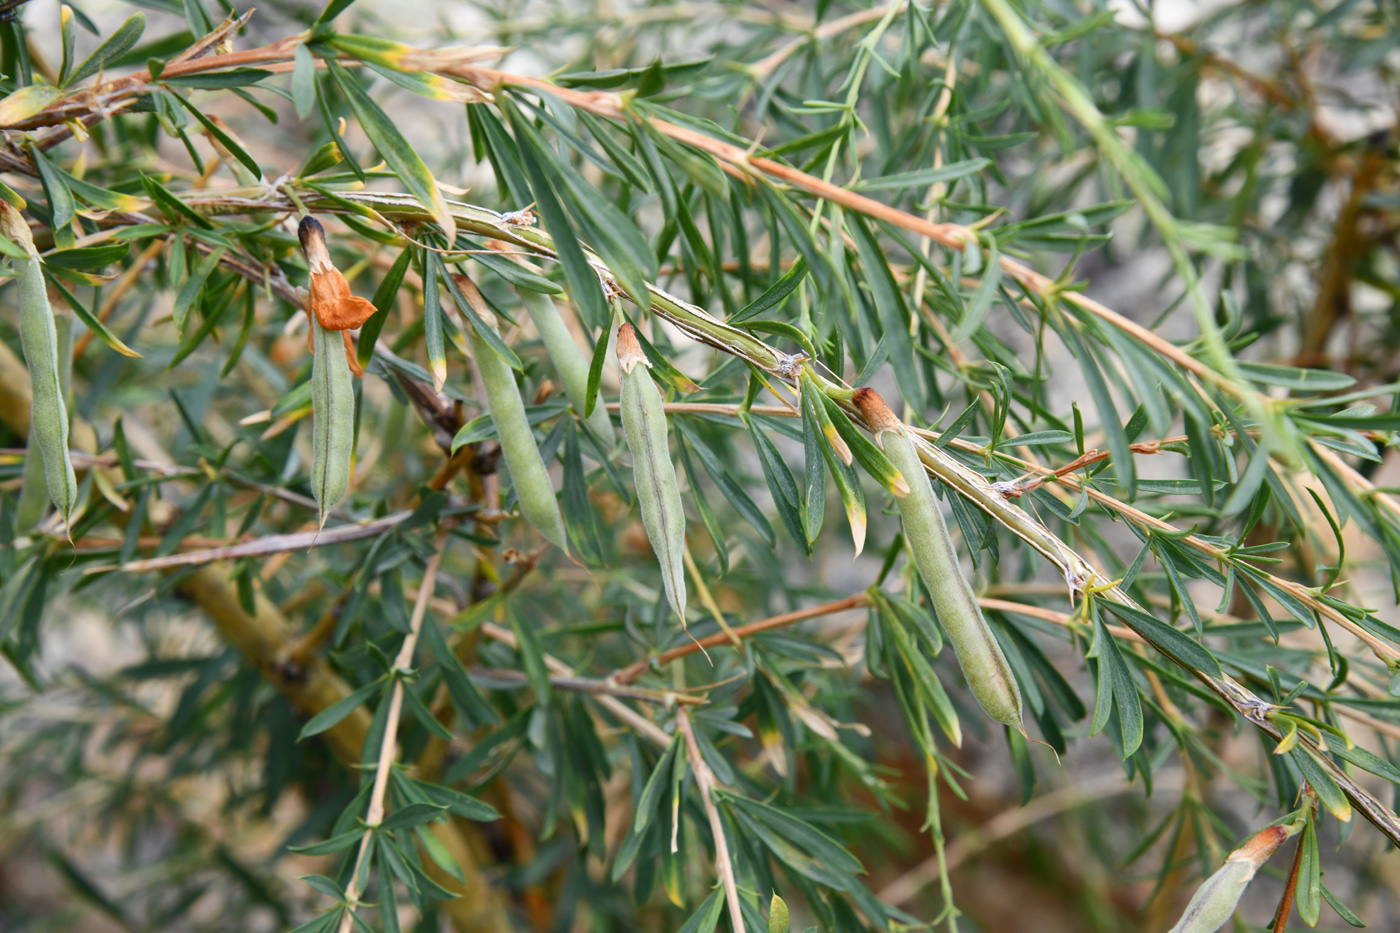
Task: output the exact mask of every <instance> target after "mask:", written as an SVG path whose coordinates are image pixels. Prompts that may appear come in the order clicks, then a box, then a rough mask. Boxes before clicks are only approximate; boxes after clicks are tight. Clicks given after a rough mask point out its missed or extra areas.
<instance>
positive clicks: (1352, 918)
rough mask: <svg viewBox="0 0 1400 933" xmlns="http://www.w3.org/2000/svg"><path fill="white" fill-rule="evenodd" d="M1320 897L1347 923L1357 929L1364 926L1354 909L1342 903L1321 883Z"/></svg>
mask: <svg viewBox="0 0 1400 933" xmlns="http://www.w3.org/2000/svg"><path fill="white" fill-rule="evenodd" d="M1322 898H1323V900H1325V901H1327V904H1328V906H1329V907H1331V908H1332V909H1333V910H1335V911H1336V912H1337V916H1338V917H1341V918H1342V919H1343V920H1345V921H1346V922H1347V924H1348V925H1350V926H1353V927H1357V928H1358V929H1360V928H1362V927H1364V926H1366V923H1365V922H1364V921H1363V920H1362V919H1361V918H1360V917H1358V916H1357V915H1356V913H1355V911H1353V910H1352V909H1351V908H1350V907H1348V906H1347V905H1346V904H1343V903H1342V902H1341V900H1340V899H1339V898H1338V897H1337V895H1335V894H1333V893H1332V892H1331V891H1330V890H1328V888H1327V885H1326V884H1324V885H1322Z"/></svg>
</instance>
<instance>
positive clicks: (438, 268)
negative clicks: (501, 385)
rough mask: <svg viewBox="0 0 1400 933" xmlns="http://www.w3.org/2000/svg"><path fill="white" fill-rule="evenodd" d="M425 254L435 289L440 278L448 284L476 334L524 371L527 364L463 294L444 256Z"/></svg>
mask: <svg viewBox="0 0 1400 933" xmlns="http://www.w3.org/2000/svg"><path fill="white" fill-rule="evenodd" d="M425 255H426V257H427V258H426V265H427V267H428V268H429V270H431V271H432V272H433V273H434V275H433V278H434V283H435V284H434V286H433V289H434V291H436V287H437V286H436V280H437V279H439V278H440V279H441V280H442V284H443V285H446V286H447V293H448V294H449V295H451V296H452V303H453V304H455V305H456V306H457V310H459V311H461V312H462V316H463V317H465V318H466V319H467V323H469V324H470V325H471V327H472V330H473V331H474V332H475V333H476V335H477V336H478V337H480V338H481V339H482V341H483V342H485V344H486V345H487V346H488V347H490V348H491V349H492V350H493V351H495V353H496V355H497V356H499V357H500V358H501V359H503V360H505V361H506V365H507V366H509V367H510V368H511V369H514V370H520V371H523V370H524V369H525V364H524V363H522V362H520V357H519V356H516V354H515V351H514V350H512V349H511V348H510V347H508V346H506V342H505V341H504V340H502V339H501V334H500V332H499V331H497V330H496V328H494V327H492V326H491V325H489V324H487V323H486V321H484V320H483V319H482V317H481V315H480V314H479V313H478V312H477V310H476V306H475V305H473V304H472V302H471V301H469V300H468V299H467V296H466V295H464V294H462V289H461V288H460V287H459V286H458V285H457V282H456V280H455V279H453V278H452V276H450V275H448V274H447V267H446V266H444V265H443V262H442V258H441V257H440V256H438V255H437V254H436V253H426V254H425ZM427 282H428V280H427V278H425V279H424V280H423V285H424V297H425V299H426V296H427V291H428V284H427Z"/></svg>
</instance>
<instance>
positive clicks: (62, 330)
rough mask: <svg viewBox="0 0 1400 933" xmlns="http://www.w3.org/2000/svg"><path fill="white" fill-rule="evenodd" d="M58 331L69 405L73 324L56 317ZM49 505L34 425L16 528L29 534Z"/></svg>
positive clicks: (60, 387) (60, 364)
mask: <svg viewBox="0 0 1400 933" xmlns="http://www.w3.org/2000/svg"><path fill="white" fill-rule="evenodd" d="M53 323H54V330H55V331H56V332H57V334H58V390H59V392H60V393H61V394H62V396H63V404H64V405H67V404H69V402H70V401H71V400H72V398H73V390H72V386H71V381H72V376H73V324H72V322H71V321H70V320H68V318H66V317H63V316H61V315H60V316H57V317H55V318H54V321H53ZM48 505H49V487H48V479H47V477H45V475H44V455H43V453H42V452H41V451H40V450H39V445H38V444H37V443H36V442H35V439H34V425H33V423H32V422H31V423H30V425H29V447H28V450H27V452H26V453H25V457H24V477H23V479H22V480H21V484H20V488H19V501H18V502H17V503H16V505H15V527H16V528H18V529H19V530H20V531H21V532H26V531H29V530H30V529H31V528H33V527H34V526H35V525H38V524H39V522H41V521H43V519H44V512H45V511H46V510H47V509H48Z"/></svg>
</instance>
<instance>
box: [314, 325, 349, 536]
mask: <svg viewBox="0 0 1400 933" xmlns="http://www.w3.org/2000/svg"><path fill="white" fill-rule="evenodd" d="M311 334H312V341H313V343H314V346H315V358H314V359H313V360H312V363H311V414H312V422H311V492H312V495H314V496H315V497H316V505H317V507H318V509H319V510H320V516H319V518H320V523H321V527H323V528H324V527H325V524H326V516H327V515H329V514H330V512H331V509H333V508H335V507H336V504H337V503H339V502H340V500H341V499H343V498H344V497H345V491H346V490H347V489H349V488H350V458H351V455H352V454H353V453H354V450H355V389H354V386H353V384H352V383H351V381H350V364H349V362H348V361H347V360H346V358H345V349H344V345H343V344H342V342H341V336H340V333H339V332H337V331H333V330H327V329H326V328H324V327H322V326H321V322H320V321H319V320H317V319H316V316H315V315H312V317H311Z"/></svg>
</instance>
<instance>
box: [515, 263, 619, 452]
mask: <svg viewBox="0 0 1400 933" xmlns="http://www.w3.org/2000/svg"><path fill="white" fill-rule="evenodd" d="M520 300H521V301H523V302H524V303H525V310H526V311H527V312H529V314H530V320H532V321H534V322H535V330H537V331H539V332H540V339H541V340H543V341H544V348H545V351H546V352H547V353H548V354H549V360H550V362H552V363H553V364H554V369H555V371H556V372H558V373H559V379H560V381H562V382H563V383H564V395H565V396H567V397H568V399H569V404H570V405H573V406H574V410H575V411H577V412H578V413H579V414H580V415H582V414H583V410H584V404H585V403H586V402H587V401H588V363H589V360H588V358H587V357H586V356H585V355H584V353H583V351H582V350H580V349H579V346H578V344H577V343H575V342H574V336H573V334H571V333H569V326H568V325H567V324H565V323H564V319H563V318H562V317H560V316H559V309H558V308H557V307H555V305H554V299H553V298H551V297H549V296H548V295H541V294H540V293H539V292H532V291H528V290H526V289H523V288H522V289H521V290H520ZM587 421H588V430H590V431H592V432H593V436H594V437H596V438H597V439H598V442H599V443H601V444H603V445H604V446H605V447H606V448H608V449H611V447H612V444H613V426H612V420H611V419H609V418H608V410H607V409H606V408H605V407H603V400H602V399H599V400H598V403H597V404H596V405H594V406H593V414H591V415H589V416H588V419H587Z"/></svg>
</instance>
